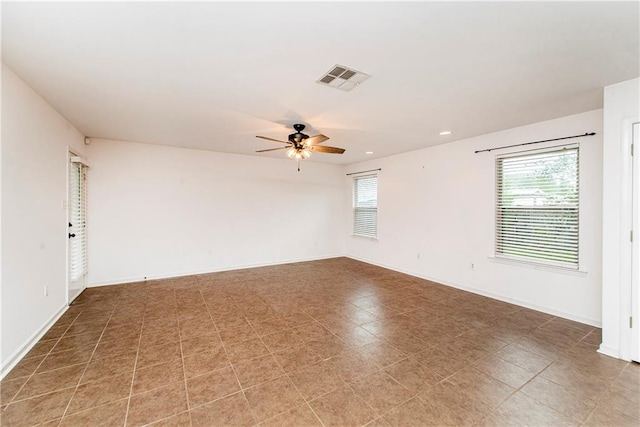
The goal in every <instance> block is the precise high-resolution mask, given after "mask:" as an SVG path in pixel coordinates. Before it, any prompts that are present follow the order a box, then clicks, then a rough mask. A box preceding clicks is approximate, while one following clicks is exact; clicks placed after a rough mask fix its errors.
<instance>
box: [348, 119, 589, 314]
mask: <svg viewBox="0 0 640 427" xmlns="http://www.w3.org/2000/svg"><path fill="white" fill-rule="evenodd" d="M592 131H593V132H596V133H597V135H595V136H591V137H585V138H579V139H574V140H572V141H573V142H575V141H580V270H581V271H582V272H568V271H566V270H559V269H554V268H539V267H533V266H531V265H529V264H522V263H517V262H505V261H498V260H495V259H492V255H493V253H494V249H493V248H494V218H495V216H494V201H495V157H496V154H498V153H499V154H503V153H507V152H510V151H517V150H515V149H512V150H500V151H497V152H491V153H480V154H474V151H475V150H481V149H485V148H491V147H499V146H506V145H511V144H517V143H521V142H528V141H537V140H543V139H549V138H556V137H562V136H567V135H575V134H583V133H586V132H592ZM389 143H390V144H391V143H393V141H389ZM556 144H557V143H556ZM549 145H551V144H545V145H542V144H541V145H538V146H536V148H540V147H541V146H549ZM529 148H533V147H529ZM521 149H522V148H521ZM378 167H380V168H382V171H381V172H380V173H379V208H378V218H379V225H378V227H379V239H378V240H377V241H376V240H370V239H363V238H358V237H349V238H348V239H347V244H346V247H347V255H348V256H351V257H354V258H356V259H360V260H363V261H366V262H371V263H374V264H379V265H382V266H386V267H389V268H392V269H395V270H399V271H404V272H407V273H410V274H414V275H416V276H421V277H425V278H428V279H431V280H435V281H438V282H441V283H444V284H449V285H451V286H455V287H459V288H463V289H467V290H471V291H473V292H477V293H481V294H484V295H488V296H492V297H495V298H498V299H502V300H506V301H512V302H515V303H517V304H520V305H524V306H528V307H531V308H535V309H538V310H542V311H545V312H549V313H552V314H555V315H559V316H563V317H566V318H570V319H574V320H578V321H581V322H585V323H589V324H592V325H599V324H600V321H601V287H600V279H601V240H602V239H601V219H602V218H601V212H602V110H596V111H591V112H587V113H583V114H578V115H574V116H569V117H564V118H560V119H556V120H551V121H546V122H541V123H536V124H532V125H529V126H523V127H518V128H514V129H509V130H505V131H501V132H496V133H492V134H489V135H483V136H479V137H475V138H470V139H466V140H461V141H457V142H454V143H448V144H443V145H439V146H435V147H430V148H426V149H423V150H419V151H414V152H410V153H404V154H400V155H396V156H391V157H386V158H382V159H379V160H372V161H368V162H364V163H359V164H354V165H351V166H349V167H348V171H350V172H353V171H360V170H366V169H373V168H378ZM350 181H351V180H350V179H347V186H346V188H347V190H346V195H345V196H346V197H347V198H348V200H349V202H348V208H350V200H351V191H352V190H351V189H352V183H351V182H350ZM350 230H351V224H349V231H350ZM418 254H420V259H418ZM471 263H473V264H474V265H475V269H473V270H472V269H471Z"/></svg>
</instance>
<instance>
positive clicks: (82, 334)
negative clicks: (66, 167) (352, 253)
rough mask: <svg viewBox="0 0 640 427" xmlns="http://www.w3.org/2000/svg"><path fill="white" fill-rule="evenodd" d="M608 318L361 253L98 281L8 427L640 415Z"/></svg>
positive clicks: (37, 370)
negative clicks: (543, 305)
mask: <svg viewBox="0 0 640 427" xmlns="http://www.w3.org/2000/svg"><path fill="white" fill-rule="evenodd" d="M599 342H600V330H599V329H597V328H593V327H591V326H587V325H583V324H580V323H575V322H571V321H568V320H564V319H561V318H557V317H553V316H550V315H547V314H543V313H540V312H536V311H532V310H528V309H524V308H521V307H518V306H514V305H511V304H507V303H504V302H500V301H496V300H492V299H489V298H485V297H481V296H478V295H474V294H470V293H467V292H463V291H460V290H456V289H453V288H449V287H446V286H442V285H439V284H436V283H433V282H429V281H425V280H421V279H417V278H414V277H410V276H406V275H403V274H399V273H396V272H392V271H389V270H385V269H382V268H378V267H374V266H371V265H367V264H364V263H360V262H357V261H354V260H350V259H346V258H336V259H330V260H323V261H314V262H306V263H297V264H288V265H282V266H274V267H264V268H255V269H247V270H240V271H230V272H223V273H214V274H203V275H198V276H190V277H181V278H177V279H170V280H158V281H148V282H144V283H134V284H127V285H119V286H107V287H101V288H91V289H88V290H86V291H85V292H84V293H83V294H82V295H81V296H80V297H79V298H78V299H77V300H76V302H75V303H74V304H73V305H72V306H71V307H70V309H69V310H68V312H67V313H65V315H64V316H63V317H62V318H61V319H60V320H59V321H58V322H57V323H56V324H55V325H54V326H53V327H52V328H51V329H50V330H49V331H48V332H47V334H46V335H45V336H44V337H43V338H42V339H41V340H40V342H38V344H37V345H36V346H35V347H34V348H33V350H31V352H30V353H29V354H28V355H27V357H26V358H25V359H23V360H22V361H21V362H20V363H19V365H18V366H16V367H15V368H14V369H13V370H12V371H11V372H10V373H9V374H8V375H7V377H6V378H5V379H4V380H3V381H2V383H1V392H2V393H1V397H0V405H2V413H1V414H0V415H1V424H2V425H3V426H22V425H25V426H27V425H34V424H38V423H42V425H47V426H56V425H62V426H102V425H104V426H122V425H127V426H129V425H131V426H138V425H145V424H153V425H154V426H161V425H162V426H252V425H257V424H259V425H261V426H323V425H324V426H358V425H369V426H390V425H391V426H426V425H437V426H444V425H487V426H489V425H495V426H507V425H541V426H560V425H615V426H623V425H633V426H638V425H640V416H639V409H638V408H639V407H640V402H639V400H638V396H640V366H639V365H638V364H629V363H626V362H623V361H620V360H616V359H612V358H609V357H606V356H602V355H600V354H598V353H596V348H597V346H598V344H599Z"/></svg>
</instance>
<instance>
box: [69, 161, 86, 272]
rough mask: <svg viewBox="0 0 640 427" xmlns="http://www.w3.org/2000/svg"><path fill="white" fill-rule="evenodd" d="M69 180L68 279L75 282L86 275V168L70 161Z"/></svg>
mask: <svg viewBox="0 0 640 427" xmlns="http://www.w3.org/2000/svg"><path fill="white" fill-rule="evenodd" d="M69 178H70V180H69V181H70V182H69V193H70V194H69V209H70V212H69V224H70V226H69V233H70V234H69V236H70V238H69V257H70V259H69V278H70V280H71V281H72V282H76V281H78V280H80V279H82V277H83V276H84V275H85V274H86V273H87V167H86V166H85V165H84V164H82V163H79V162H74V161H73V160H72V162H71V170H70V177H69ZM72 235H75V236H73V237H71V236H72Z"/></svg>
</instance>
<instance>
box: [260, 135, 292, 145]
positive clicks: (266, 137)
mask: <svg viewBox="0 0 640 427" xmlns="http://www.w3.org/2000/svg"><path fill="white" fill-rule="evenodd" d="M256 138H261V139H266V140H267V141H274V142H281V143H283V144H289V145H291V143H290V142H288V141H280V140H279V139H273V138H269V137H268V136H260V135H256Z"/></svg>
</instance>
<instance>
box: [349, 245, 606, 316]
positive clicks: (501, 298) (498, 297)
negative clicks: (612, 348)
mask: <svg viewBox="0 0 640 427" xmlns="http://www.w3.org/2000/svg"><path fill="white" fill-rule="evenodd" d="M345 257H347V258H351V259H354V260H356V261H361V262H364V263H367V264H371V265H376V266H378V267H382V268H386V269H388V270H393V271H397V272H399V273H404V274H408V275H409V276H414V277H418V278H420V279H425V280H430V281H432V282H436V283H440V284H442V285H446V286H450V287H452V288H456V289H460V290H463V291H467V292H471V293H473V294H477V295H482V296H485V297H489V298H493V299H496V300H499V301H503V302H508V303H510V304H515V305H518V306H520V307H525V308H529V309H531V310H536V311H540V312H542V313H547V314H550V315H552V316H556V317H562V318H564V319H568V320H573V321H574V322H579V323H583V324H586V325H590V326H594V327H596V328H601V327H602V322H601V321H599V320H595V319H589V318H585V317H581V316H576V315H573V314H571V313H565V312H562V311H559V310H554V309H551V308H548V307H542V306H539V305H536V304H532V303H530V302H527V301H522V300H519V299H516V298H510V297H506V296H504V295H498V294H494V293H491V292H487V291H484V290H482V289H478V288H473V287H470V286H465V285H461V284H459V283H454V282H451V281H448V280H444V279H441V278H438V277H430V276H426V275H424V274H420V273H416V272H415V271H408V270H404V269H400V268H397V267H393V266H390V265H386V264H383V263H378V262H372V261H369V260H366V259H362V258H359V257H355V256H351V255H345Z"/></svg>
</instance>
